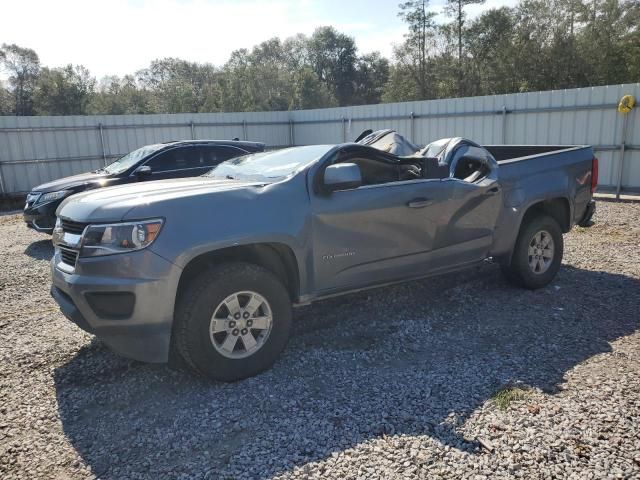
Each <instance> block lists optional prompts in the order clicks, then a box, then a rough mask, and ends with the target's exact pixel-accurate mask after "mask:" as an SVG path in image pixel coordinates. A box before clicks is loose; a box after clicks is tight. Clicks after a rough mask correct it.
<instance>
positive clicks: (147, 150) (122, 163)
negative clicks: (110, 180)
mask: <svg viewBox="0 0 640 480" xmlns="http://www.w3.org/2000/svg"><path fill="white" fill-rule="evenodd" d="M163 147H166V145H165V144H163V143H158V144H156V145H147V146H146V147H141V148H138V149H137V150H134V151H133V152H129V153H127V154H126V155H125V156H124V157H120V158H119V159H118V160H116V161H115V162H113V163H110V164H109V165H107V166H106V167H104V168H103V169H102V170H101V171H103V172H107V173H109V174H112V175H113V174H116V173H122V172H124V171H125V170H128V169H129V168H131V167H132V166H134V165H135V164H136V163H138V162H139V161H140V160H142V159H143V158H145V157H148V156H149V155H151V154H152V153H153V152H156V151H158V150H160V149H161V148H163Z"/></svg>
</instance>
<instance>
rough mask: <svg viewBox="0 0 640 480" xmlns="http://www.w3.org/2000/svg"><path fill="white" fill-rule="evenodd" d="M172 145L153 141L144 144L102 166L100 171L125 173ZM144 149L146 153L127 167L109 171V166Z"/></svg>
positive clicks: (117, 173) (115, 173) (114, 173)
mask: <svg viewBox="0 0 640 480" xmlns="http://www.w3.org/2000/svg"><path fill="white" fill-rule="evenodd" d="M169 146H170V145H168V144H166V143H152V144H150V145H144V146H142V147H139V148H136V149H135V150H131V151H130V152H129V153H127V154H125V155H123V156H121V157H119V158H117V159H116V160H114V161H113V162H111V163H110V164H109V165H106V166H105V167H103V168H101V169H100V171H102V172H105V173H107V174H108V175H120V174H123V173H125V172H127V171H129V170H131V169H132V168H135V167H136V166H138V165H139V164H140V163H141V162H146V161H148V160H149V159H150V157H151V156H153V155H155V154H157V153H158V152H160V151H162V150H163V149H164V148H167V147H169ZM144 150H147V152H146V154H145V155H143V156H141V157H138V158H137V160H135V161H134V162H133V163H131V164H130V165H128V166H127V167H126V168H124V169H119V170H116V171H113V172H111V171H109V167H111V166H112V165H115V164H116V163H119V162H120V161H121V160H122V159H124V158H126V157H128V156H130V155H133V154H134V153H136V152H141V151H142V152H144Z"/></svg>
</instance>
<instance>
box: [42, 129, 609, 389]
mask: <svg viewBox="0 0 640 480" xmlns="http://www.w3.org/2000/svg"><path fill="white" fill-rule="evenodd" d="M372 135H373V137H371V136H370V138H369V140H366V139H365V140H364V141H361V142H360V143H346V144H340V145H315V146H305V147H295V148H288V149H283V150H279V151H273V152H266V153H256V154H250V155H246V156H243V157H238V158H235V159H231V160H228V161H226V162H224V163H222V164H220V165H218V166H217V167H215V168H214V169H213V170H212V171H211V172H210V173H208V174H206V175H205V176H203V177H198V178H185V179H175V180H161V181H157V182H145V183H141V184H133V185H123V186H116V187H111V188H104V189H99V190H95V191H88V192H84V193H80V194H78V195H74V196H73V197H70V198H69V199H67V200H65V201H64V203H63V204H62V205H61V206H60V207H59V209H58V211H57V215H58V222H57V224H56V227H55V229H54V234H53V241H54V245H55V253H54V257H53V259H52V261H51V272H52V282H53V285H52V289H51V292H52V295H53V296H54V298H55V299H56V301H57V302H58V304H59V306H60V308H61V310H62V312H63V313H64V315H65V316H67V317H68V318H69V319H70V320H72V321H73V322H75V323H76V324H77V325H78V326H80V327H81V328H83V329H84V330H86V331H88V332H91V333H94V334H95V335H97V336H98V337H99V338H101V339H102V340H103V341H104V342H105V343H106V344H107V345H108V346H109V347H110V348H111V349H112V350H114V351H115V352H117V353H119V354H121V355H123V356H127V357H130V358H134V359H138V360H142V361H148V362H167V361H168V360H169V359H170V358H171V359H174V358H175V359H178V360H179V361H181V362H182V361H183V363H185V364H187V365H188V366H190V367H191V368H192V369H193V370H195V371H197V372H200V373H202V374H204V375H206V376H208V377H209V378H212V379H216V380H223V381H233V380H238V379H242V378H245V377H249V376H252V375H255V374H257V373H259V372H260V371H262V370H264V369H267V368H269V367H270V366H271V365H272V364H273V363H274V362H275V361H276V359H277V357H278V355H279V354H280V352H281V351H282V350H283V349H284V347H285V345H286V342H287V338H288V336H289V330H290V325H291V319H292V306H295V305H300V304H308V303H310V302H313V301H314V300H318V299H321V298H325V297H328V296H332V295H338V294H344V293H347V292H350V291H354V290H361V289H365V288H370V287H376V286H380V285H383V284H389V283H393V282H400V281H405V280H411V279H417V278H421V277H426V276H432V275H438V274H442V273H447V272H452V271H455V270H459V269H463V268H466V267H470V266H472V265H475V264H477V263H478V262H481V261H483V260H485V259H487V258H493V259H494V261H496V262H499V263H500V264H501V265H502V267H503V270H504V272H505V274H506V275H507V277H508V278H509V279H510V280H512V281H513V282H515V283H516V284H518V285H521V286H523V287H525V288H531V289H535V288H540V287H543V286H545V285H547V284H548V283H549V282H550V281H551V280H552V279H553V278H554V276H555V275H556V273H557V271H558V269H559V268H560V263H561V260H562V253H563V237H562V234H563V233H566V232H568V231H569V230H570V229H571V228H572V226H573V225H574V224H576V223H577V224H580V225H588V224H589V223H590V219H591V216H592V215H593V212H594V209H595V204H594V202H593V200H592V193H593V191H594V189H595V186H596V184H597V171H598V168H597V166H598V163H597V159H596V158H595V157H594V154H593V151H592V149H591V147H589V146H515V145H508V146H507V145H502V146H480V145H478V144H476V143H474V142H471V141H469V140H465V139H461V138H453V139H443V140H439V141H436V142H433V143H431V144H430V145H427V146H426V147H425V148H423V149H421V150H417V151H415V152H413V153H411V152H410V150H412V149H413V148H412V147H411V145H412V144H410V143H407V142H404V143H403V144H402V145H401V146H402V148H401V150H403V154H402V155H398V154H397V149H396V147H397V142H395V141H390V142H388V143H385V142H386V140H385V138H387V137H388V136H386V137H385V136H384V135H383V136H382V139H381V138H378V137H375V134H372ZM394 142H395V143H394ZM401 143H402V142H401ZM407 145H409V148H408V150H409V151H407ZM416 148H417V147H416ZM394 151H395V152H396V153H394ZM407 153H409V154H407Z"/></svg>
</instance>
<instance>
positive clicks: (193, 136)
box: [189, 120, 196, 140]
mask: <svg viewBox="0 0 640 480" xmlns="http://www.w3.org/2000/svg"><path fill="white" fill-rule="evenodd" d="M189 126H190V127H191V140H195V139H196V133H195V126H194V125H193V120H191V122H190V123H189Z"/></svg>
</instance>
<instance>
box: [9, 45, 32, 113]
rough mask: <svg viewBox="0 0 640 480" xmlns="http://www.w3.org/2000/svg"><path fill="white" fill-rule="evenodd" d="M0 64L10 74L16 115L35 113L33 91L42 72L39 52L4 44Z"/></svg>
mask: <svg viewBox="0 0 640 480" xmlns="http://www.w3.org/2000/svg"><path fill="white" fill-rule="evenodd" d="M0 64H2V66H3V67H4V70H5V71H6V72H7V73H8V75H9V86H10V91H11V93H12V94H13V98H14V113H15V114H16V115H33V114H34V112H33V92H34V89H35V85H36V81H37V80H38V75H39V73H40V59H39V58H38V54H37V53H36V52H35V51H34V50H31V49H30V48H23V47H19V46H18V45H15V44H11V45H7V44H6V43H5V44H2V48H0Z"/></svg>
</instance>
